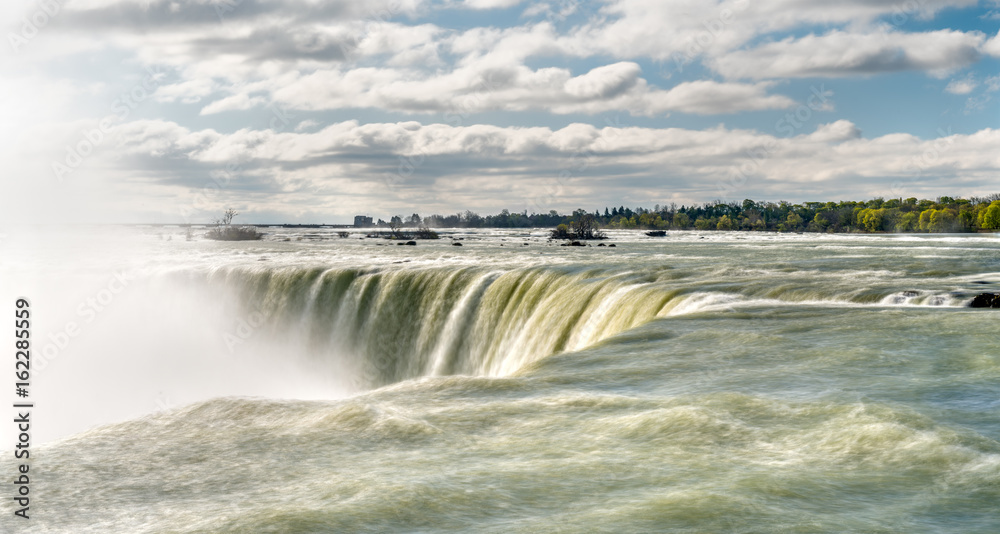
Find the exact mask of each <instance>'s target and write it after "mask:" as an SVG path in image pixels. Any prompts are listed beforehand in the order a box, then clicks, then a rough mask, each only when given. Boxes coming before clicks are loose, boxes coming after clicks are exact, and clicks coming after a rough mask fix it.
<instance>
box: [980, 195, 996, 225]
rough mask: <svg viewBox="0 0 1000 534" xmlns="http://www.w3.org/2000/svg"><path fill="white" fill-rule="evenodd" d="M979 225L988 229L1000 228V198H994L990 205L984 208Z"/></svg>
mask: <svg viewBox="0 0 1000 534" xmlns="http://www.w3.org/2000/svg"><path fill="white" fill-rule="evenodd" d="M979 226H980V227H981V228H985V229H987V230H1000V200H994V201H993V202H991V203H990V207H988V208H986V209H985V210H983V212H982V221H981V222H980V223H979Z"/></svg>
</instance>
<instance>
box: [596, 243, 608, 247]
mask: <svg viewBox="0 0 1000 534" xmlns="http://www.w3.org/2000/svg"><path fill="white" fill-rule="evenodd" d="M597 246H599V247H605V246H607V245H605V244H604V243H598V244H597Z"/></svg>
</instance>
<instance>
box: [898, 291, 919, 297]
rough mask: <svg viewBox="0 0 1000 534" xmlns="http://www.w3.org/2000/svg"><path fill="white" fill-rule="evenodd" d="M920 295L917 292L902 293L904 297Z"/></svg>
mask: <svg viewBox="0 0 1000 534" xmlns="http://www.w3.org/2000/svg"><path fill="white" fill-rule="evenodd" d="M919 294H920V293H917V292H916V291H903V293H902V295H903V296H904V297H916V296H917V295H919Z"/></svg>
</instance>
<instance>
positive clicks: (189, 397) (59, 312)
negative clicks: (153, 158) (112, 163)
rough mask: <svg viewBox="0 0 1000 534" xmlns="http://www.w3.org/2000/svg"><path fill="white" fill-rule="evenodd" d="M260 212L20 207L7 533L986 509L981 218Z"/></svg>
mask: <svg viewBox="0 0 1000 534" xmlns="http://www.w3.org/2000/svg"><path fill="white" fill-rule="evenodd" d="M268 232H269V234H268V235H267V236H266V238H265V240H263V241H260V242H241V243H217V242H210V241H205V240H202V239H200V238H199V237H198V236H197V233H198V232H196V235H195V238H194V239H193V240H190V241H188V240H186V239H185V235H184V231H183V230H182V229H178V228H166V229H163V228H130V229H111V228H105V229H100V230H89V229H88V230H80V231H77V232H68V233H67V232H65V231H63V230H60V231H54V230H41V231H39V230H32V231H16V230H8V231H7V235H6V238H5V239H4V240H2V241H0V251H2V254H3V255H2V256H0V274H2V280H0V295H2V296H3V298H4V301H3V302H6V303H7V304H6V305H7V306H9V307H10V309H11V311H10V313H13V302H14V298H16V297H18V296H26V297H28V298H29V299H30V300H31V306H32V310H33V314H34V315H33V317H34V318H35V322H34V323H33V325H32V336H33V338H32V339H33V340H34V344H33V349H34V352H33V365H34V367H33V375H32V376H33V379H32V386H31V388H32V391H31V400H33V401H34V402H35V403H36V405H37V407H36V408H35V410H34V411H33V413H32V418H33V427H32V440H33V443H32V449H31V463H30V466H31V469H30V472H31V473H32V484H31V499H32V500H31V507H30V511H31V514H30V515H31V519H30V520H27V521H25V520H23V519H21V518H16V517H14V516H13V512H14V510H15V509H17V508H18V507H17V506H15V503H14V502H13V501H12V500H11V499H10V497H12V496H13V494H14V490H13V489H12V488H13V485H12V484H9V483H7V484H4V486H5V487H6V488H7V489H6V490H2V492H3V497H4V498H3V500H2V501H0V513H2V516H0V526H2V527H3V529H2V530H3V532H32V533H45V532H73V533H82V532H101V533H104V532H115V533H145V532H149V533H154V532H156V533H159V532H274V533H279V532H280V533H299V532H301V533H306V532H746V533H750V532H801V533H807V532H809V533H811V532H887V533H888V532H908V533H912V532H928V533H929V532H983V533H986V532H998V531H1000V504H998V503H1000V328H998V325H1000V311H997V310H978V309H970V308H966V307H965V305H966V304H967V303H968V302H969V301H970V300H971V299H972V297H973V296H974V295H975V294H977V293H978V292H982V291H1000V239H998V238H997V237H996V236H994V235H920V236H917V235H907V236H900V235H879V236H872V235H810V234H805V235H796V234H792V235H777V234H758V233H722V232H704V233H700V232H671V233H669V234H668V236H667V237H664V238H650V237H646V236H644V235H643V234H642V233H639V232H625V231H619V232H611V238H610V239H609V240H607V241H606V243H614V244H615V245H616V246H615V247H607V246H604V247H599V246H596V243H594V246H589V247H560V246H558V244H557V243H550V242H548V241H547V240H546V232H545V231H544V230H530V231H524V230H511V231H505V230H446V231H443V232H442V236H443V238H442V239H441V240H438V241H420V242H419V243H418V244H417V245H416V246H399V245H395V244H392V243H389V242H385V241H382V240H375V239H363V238H361V237H360V234H354V233H352V234H351V236H350V237H348V238H340V237H338V236H337V235H336V232H333V231H330V230H291V229H273V230H268ZM453 243H461V244H462V245H463V246H461V247H458V246H454V245H453ZM4 313H8V312H4ZM71 325H72V326H75V327H71ZM4 335H5V336H7V335H8V334H6V333H5V334H4ZM10 335H12V334H10ZM8 360H10V361H11V362H12V361H13V354H11V355H10V358H8ZM11 365H12V364H11ZM5 367H6V365H5ZM9 382H11V384H9V385H8V384H3V386H2V387H12V386H13V378H11V379H10V380H9ZM6 410H7V411H8V412H9V413H10V415H14V412H13V409H12V408H7V409H6ZM3 419H4V420H8V419H9V417H7V416H4V417H3ZM0 428H2V432H4V434H3V435H2V437H3V442H2V443H0V447H2V448H3V449H4V450H5V452H3V456H2V458H0V473H2V476H3V478H4V479H5V480H6V479H8V478H13V477H14V475H15V470H16V465H17V464H19V463H20V462H17V463H15V461H14V460H13V456H12V452H11V451H12V448H11V447H12V445H13V443H14V436H13V425H12V424H10V423H5V424H3V425H0ZM8 494H9V495H8Z"/></svg>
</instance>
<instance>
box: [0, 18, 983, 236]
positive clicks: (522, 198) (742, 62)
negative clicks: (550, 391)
mask: <svg viewBox="0 0 1000 534" xmlns="http://www.w3.org/2000/svg"><path fill="white" fill-rule="evenodd" d="M998 28H1000V2H998V1H997V0H980V1H974V0H902V1H896V0H846V1H841V2H836V3H832V2H829V1H828V0H766V1H765V0H724V1H721V2H716V1H710V0H708V1H706V0H698V1H695V0H690V1H675V0H602V1H575V0H554V1H551V2H524V1H519V0H446V1H425V0H369V1H364V2H361V1H342V2H320V1H315V0H33V1H26V0H8V1H6V2H3V4H2V7H0V29H2V30H3V32H4V34H5V39H4V41H5V42H4V43H0V48H2V52H0V98H2V100H3V102H4V104H5V105H4V109H3V116H4V117H3V120H2V121H0V162H2V163H3V168H4V172H3V173H2V174H0V223H3V224H16V223H66V222H86V223H196V224H199V223H208V222H211V221H212V220H213V219H215V218H217V217H218V216H219V215H220V214H221V213H222V211H223V210H225V209H226V208H230V207H231V208H234V209H236V210H237V211H239V212H240V214H241V215H240V216H239V217H238V218H237V222H243V223H266V222H272V223H277V222H289V223H327V224H333V223H348V222H351V221H352V220H353V217H354V215H359V214H367V215H371V216H374V217H376V218H385V219H388V217H389V216H391V215H394V214H400V215H404V216H406V215H408V214H410V213H414V212H416V213H420V214H422V215H428V214H431V213H439V214H447V213H455V212H459V211H464V210H467V209H468V210H473V211H477V212H479V213H483V214H485V213H496V212H499V211H500V210H501V209H509V210H510V211H512V212H523V211H528V212H536V213H547V212H549V211H550V210H556V211H559V212H560V213H566V212H569V211H572V210H573V209H576V208H584V209H587V210H594V209H601V210H603V208H604V207H606V206H619V205H624V206H631V207H635V206H644V207H653V206H654V205H655V204H660V205H669V204H670V203H676V204H678V205H685V204H687V205H689V204H692V203H702V202H710V201H716V200H721V201H727V202H728V201H741V200H742V199H744V198H751V199H755V200H769V201H780V200H787V201H790V202H804V201H827V200H834V201H837V200H864V199H870V198H874V197H884V198H895V197H903V198H907V197H911V196H915V197H919V198H936V197H938V196H942V195H947V196H955V197H957V196H964V197H968V196H972V195H986V194H990V193H996V192H1000V150H998V148H1000V130H998V129H997V128H998V119H1000V105H998V102H1000V68H998V67H1000V35H998Z"/></svg>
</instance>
